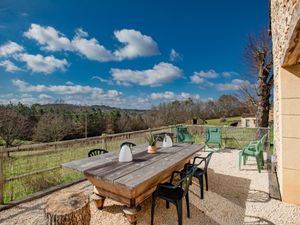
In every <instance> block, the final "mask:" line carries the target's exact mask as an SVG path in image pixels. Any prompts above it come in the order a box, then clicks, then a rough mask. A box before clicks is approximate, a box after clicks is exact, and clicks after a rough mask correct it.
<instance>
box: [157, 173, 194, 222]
mask: <svg viewBox="0 0 300 225" xmlns="http://www.w3.org/2000/svg"><path fill="white" fill-rule="evenodd" d="M193 173H194V170H193V168H192V169H191V170H188V171H187V172H179V171H174V172H173V173H172V176H171V180H170V182H169V183H162V184H159V185H157V187H156V190H155V191H154V192H153V194H152V206H151V225H153V223H154V208H155V200H156V198H161V199H163V200H165V201H166V208H169V204H170V203H172V204H174V205H175V206H176V209H177V215H178V225H182V199H183V198H185V200H186V209H187V217H188V218H190V207H189V185H190V183H191V179H192V176H193ZM175 175H180V180H179V181H178V182H177V183H176V184H173V179H174V178H175Z"/></svg>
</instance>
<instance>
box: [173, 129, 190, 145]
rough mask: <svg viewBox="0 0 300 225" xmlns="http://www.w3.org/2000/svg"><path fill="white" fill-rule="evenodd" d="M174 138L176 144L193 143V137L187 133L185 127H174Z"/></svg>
mask: <svg viewBox="0 0 300 225" xmlns="http://www.w3.org/2000/svg"><path fill="white" fill-rule="evenodd" d="M176 136H177V141H178V143H190V144H193V143H194V140H193V136H192V135H191V134H190V133H189V131H188V129H187V127H176Z"/></svg>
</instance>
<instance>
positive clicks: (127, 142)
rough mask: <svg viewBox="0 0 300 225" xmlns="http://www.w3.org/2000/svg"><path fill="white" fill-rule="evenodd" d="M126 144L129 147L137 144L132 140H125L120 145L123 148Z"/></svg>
mask: <svg viewBox="0 0 300 225" xmlns="http://www.w3.org/2000/svg"><path fill="white" fill-rule="evenodd" d="M124 145H127V146H128V147H129V148H132V147H134V146H136V144H134V143H132V142H129V141H125V142H123V143H122V144H121V145H120V149H121V148H122V147H123V146H124Z"/></svg>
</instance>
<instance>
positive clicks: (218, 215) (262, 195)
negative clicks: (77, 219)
mask: <svg viewBox="0 0 300 225" xmlns="http://www.w3.org/2000/svg"><path fill="white" fill-rule="evenodd" d="M237 162H238V151H236V150H223V151H221V152H219V153H215V154H214V155H213V157H212V160H211V163H210V169H209V189H210V190H209V191H208V192H204V199H203V200H201V199H200V198H199V186H198V185H197V184H196V183H195V184H193V185H192V186H191V188H190V208H191V218H190V219H187V218H186V210H185V206H184V209H183V212H184V214H183V218H184V220H183V224H186V225H193V224H195V225H196V224H197V225H202V224H203V225H204V224H205V225H211V224H213V225H217V224H222V225H225V224H247V225H258V224H280V225H284V224H289V225H292V224H295V225H296V224H300V207H298V206H295V205H290V204H286V203H283V202H280V201H278V200H274V199H270V198H269V194H268V190H269V186H268V173H267V171H266V170H263V171H262V173H258V172H257V170H256V165H255V161H254V160H253V161H251V159H250V161H249V162H248V165H247V166H244V167H243V169H242V170H241V171H239V169H238V163H237ZM66 190H82V191H84V192H86V193H87V194H91V190H92V187H91V185H90V184H89V182H87V181H85V182H82V183H79V184H76V185H73V186H71V187H69V188H66V189H64V190H61V191H66ZM56 194H57V193H53V194H50V195H48V196H45V197H43V198H40V199H37V200H34V201H31V202H28V203H24V204H21V205H19V206H16V207H13V208H11V209H8V210H4V211H2V212H0V224H9V225H12V224H22V225H27V224H28V225H43V224H45V220H44V217H43V208H44V205H45V202H46V201H47V199H48V198H51V196H53V195H56ZM184 205H185V204H184ZM141 206H142V211H141V212H140V214H139V217H138V224H140V225H146V224H147V225H148V224H149V223H150V206H151V200H150V199H148V200H146V201H145V202H144V203H143V204H142V205H141ZM122 209H123V206H122V205H121V204H119V203H117V202H114V201H112V200H109V199H107V200H106V202H105V208H104V210H102V211H99V210H97V209H96V207H95V206H94V204H93V203H92V202H91V215H92V220H91V224H93V225H96V224H97V225H98V224H99V225H100V224H101V225H106V224H110V225H122V224H128V222H127V220H126V218H125V217H124V216H123V213H122ZM174 215H176V210H175V207H174V206H171V207H170V209H166V208H165V203H164V202H162V201H159V202H158V204H157V208H156V210H155V221H154V222H155V224H157V225H174V224H177V217H176V216H174Z"/></svg>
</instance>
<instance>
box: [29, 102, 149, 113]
mask: <svg viewBox="0 0 300 225" xmlns="http://www.w3.org/2000/svg"><path fill="white" fill-rule="evenodd" d="M33 106H34V107H35V108H36V109H44V110H51V109H52V110H54V111H56V110H62V111H71V112H82V111H93V110H99V109H100V110H101V111H102V112H111V111H120V112H126V113H129V114H132V113H138V114H143V113H144V112H146V111H147V110H139V109H122V108H116V107H110V106H106V105H92V106H81V105H72V104H65V103H54V104H45V105H40V104H35V105H33Z"/></svg>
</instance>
